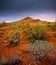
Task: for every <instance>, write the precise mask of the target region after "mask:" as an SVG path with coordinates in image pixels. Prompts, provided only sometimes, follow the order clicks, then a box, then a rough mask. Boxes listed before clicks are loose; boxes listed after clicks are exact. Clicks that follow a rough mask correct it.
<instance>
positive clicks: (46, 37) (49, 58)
mask: <svg viewBox="0 0 56 65" xmlns="http://www.w3.org/2000/svg"><path fill="white" fill-rule="evenodd" d="M0 65H56V20H55V21H54V22H47V21H42V20H40V19H33V18H31V17H26V18H23V19H22V20H19V21H14V22H11V23H6V22H5V21H4V22H2V23H0Z"/></svg>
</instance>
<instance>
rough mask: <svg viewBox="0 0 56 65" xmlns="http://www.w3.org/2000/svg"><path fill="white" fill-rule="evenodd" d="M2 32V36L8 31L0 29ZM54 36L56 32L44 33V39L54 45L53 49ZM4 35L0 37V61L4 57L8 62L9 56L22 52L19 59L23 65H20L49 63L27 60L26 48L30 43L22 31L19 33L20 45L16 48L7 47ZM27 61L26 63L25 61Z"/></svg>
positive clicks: (55, 39) (45, 64)
mask: <svg viewBox="0 0 56 65" xmlns="http://www.w3.org/2000/svg"><path fill="white" fill-rule="evenodd" d="M1 31H2V32H4V34H5V33H6V32H9V31H10V29H6V28H5V29H4V28H2V29H0V32H1ZM54 33H55V34H56V31H51V30H48V31H45V38H46V39H47V40H48V41H50V42H52V45H54V47H55V46H56V38H55V37H54V36H53V34H54ZM4 34H3V35H0V36H1V37H0V59H1V58H2V57H3V56H4V57H5V58H7V59H8V60H10V54H12V53H18V52H22V55H21V56H20V58H22V59H23V57H24V59H25V60H24V59H23V63H22V65H29V63H30V62H33V64H32V65H37V63H38V64H39V65H49V63H48V62H47V61H45V62H44V61H41V62H40V63H39V62H36V61H34V59H30V60H27V56H28V55H29V53H25V51H26V48H27V45H28V44H29V43H30V41H29V40H28V36H27V35H26V34H24V33H23V31H21V32H20V40H21V44H20V45H18V46H16V47H10V48H9V47H7V45H8V41H6V40H5V39H4ZM26 60H27V61H26Z"/></svg>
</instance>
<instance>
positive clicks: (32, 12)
mask: <svg viewBox="0 0 56 65" xmlns="http://www.w3.org/2000/svg"><path fill="white" fill-rule="evenodd" d="M27 16H30V17H32V18H37V19H38V18H39V19H42V20H48V21H52V20H55V19H56V0H0V21H16V20H20V19H22V18H25V17H27Z"/></svg>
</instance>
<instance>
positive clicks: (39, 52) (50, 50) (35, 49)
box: [27, 40, 55, 61]
mask: <svg viewBox="0 0 56 65" xmlns="http://www.w3.org/2000/svg"><path fill="white" fill-rule="evenodd" d="M54 50H55V49H54V47H53V46H52V45H51V44H50V42H47V41H42V40H41V41H38V40H35V42H34V43H33V44H32V43H31V44H29V45H28V47H27V51H30V53H32V54H33V55H34V56H35V57H36V59H37V60H39V61H40V60H46V59H47V55H52V54H53V55H55V51H54Z"/></svg>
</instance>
